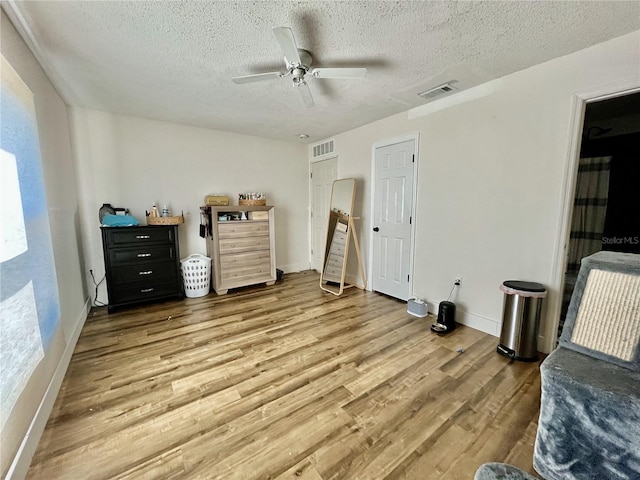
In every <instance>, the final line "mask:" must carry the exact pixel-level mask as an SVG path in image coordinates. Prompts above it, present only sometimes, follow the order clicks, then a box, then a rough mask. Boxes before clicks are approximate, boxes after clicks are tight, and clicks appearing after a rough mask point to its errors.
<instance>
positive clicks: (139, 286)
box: [101, 225, 184, 312]
mask: <svg viewBox="0 0 640 480" xmlns="http://www.w3.org/2000/svg"><path fill="white" fill-rule="evenodd" d="M101 229H102V248H103V253H104V265H105V273H106V280H107V292H108V294H109V311H110V312H111V311H113V309H115V308H117V307H121V306H124V305H129V304H134V303H138V302H144V301H149V300H160V299H166V298H171V297H178V298H183V297H184V292H183V288H182V277H181V274H180V252H179V249H178V226H177V225H148V226H139V227H101Z"/></svg>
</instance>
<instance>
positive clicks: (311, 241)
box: [307, 154, 340, 273]
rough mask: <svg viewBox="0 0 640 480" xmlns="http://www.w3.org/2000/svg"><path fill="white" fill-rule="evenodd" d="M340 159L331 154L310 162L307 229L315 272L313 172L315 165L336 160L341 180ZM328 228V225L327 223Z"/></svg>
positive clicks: (338, 176)
mask: <svg viewBox="0 0 640 480" xmlns="http://www.w3.org/2000/svg"><path fill="white" fill-rule="evenodd" d="M338 157H339V156H338V155H337V154H331V155H327V156H326V157H323V158H315V159H313V160H311V161H310V162H309V174H308V177H307V178H308V179H309V207H308V209H307V213H308V215H309V222H308V229H307V234H308V238H309V242H308V248H307V252H309V268H310V269H312V270H313V254H312V253H311V250H313V217H312V216H311V212H312V209H313V178H311V172H312V171H313V164H314V163H318V162H324V161H326V160H335V161H336V179H338V178H340V175H339V174H338V172H339V169H340V161H339V158H338ZM327 226H328V223H327ZM320 273H322V267H321V268H320Z"/></svg>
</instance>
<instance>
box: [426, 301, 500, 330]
mask: <svg viewBox="0 0 640 480" xmlns="http://www.w3.org/2000/svg"><path fill="white" fill-rule="evenodd" d="M427 305H428V306H429V311H430V312H432V309H431V304H427ZM439 305H440V303H439V302H434V303H433V306H434V308H433V312H435V313H434V315H436V316H437V315H438V307H439ZM456 323H460V324H462V325H466V326H467V327H471V328H474V329H476V330H480V331H481V332H484V333H488V334H489V335H493V336H494V337H499V336H500V326H501V324H500V323H499V322H496V321H495V320H492V319H490V318H486V317H482V316H480V315H477V314H475V313H470V312H467V311H465V310H462V309H460V308H456Z"/></svg>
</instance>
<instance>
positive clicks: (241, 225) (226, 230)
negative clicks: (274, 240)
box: [218, 221, 269, 239]
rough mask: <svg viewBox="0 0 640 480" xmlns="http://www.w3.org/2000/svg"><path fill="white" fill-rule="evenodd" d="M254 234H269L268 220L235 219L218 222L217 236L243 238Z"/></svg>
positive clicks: (221, 237)
mask: <svg viewBox="0 0 640 480" xmlns="http://www.w3.org/2000/svg"><path fill="white" fill-rule="evenodd" d="M256 235H269V222H254V221H252V222H247V221H236V222H227V223H219V224H218V237H219V238H220V239H223V238H244V237H250V236H256Z"/></svg>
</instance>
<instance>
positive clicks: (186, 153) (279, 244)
mask: <svg viewBox="0 0 640 480" xmlns="http://www.w3.org/2000/svg"><path fill="white" fill-rule="evenodd" d="M71 119H72V124H73V139H74V150H75V155H76V160H77V162H78V172H79V177H80V183H79V189H80V198H81V203H82V206H83V212H82V221H83V227H84V235H85V236H84V244H85V249H86V257H87V265H86V272H85V273H87V272H88V270H89V269H93V270H94V274H95V276H96V280H99V279H100V278H102V277H103V275H104V262H103V259H102V244H101V237H100V229H99V221H98V209H99V208H100V206H101V205H102V204H103V203H111V204H112V205H113V206H117V207H128V208H129V209H130V210H131V214H132V215H134V216H135V217H136V218H137V219H138V220H139V221H140V222H141V223H142V224H145V210H150V209H151V204H152V203H153V202H157V203H158V204H159V208H160V207H161V205H162V204H163V203H168V204H169V206H170V207H171V208H172V210H173V211H174V213H180V212H184V213H185V220H186V222H185V224H184V225H181V226H180V227H179V236H180V255H181V256H182V257H185V256H187V255H189V254H192V253H202V254H205V253H206V251H205V250H206V246H205V240H204V239H202V238H200V236H199V229H198V226H199V224H200V217H199V207H200V206H201V205H203V203H204V197H205V196H206V195H211V194H214V193H217V194H223V195H228V196H229V197H230V199H231V201H232V204H233V205H237V202H238V193H240V192H263V193H265V194H266V196H267V202H268V204H270V205H274V206H275V207H276V208H275V219H276V220H275V222H276V265H277V267H278V268H280V269H282V270H284V271H285V272H291V271H298V270H304V269H307V268H309V253H308V233H307V227H308V221H309V215H308V207H307V203H308V195H309V190H308V189H309V186H308V180H307V173H308V164H307V148H306V146H305V145H302V144H297V143H293V142H291V143H290V142H281V141H275V140H267V139H263V138H258V137H252V136H247V135H239V134H234V133H228V132H221V131H216V130H209V129H205V128H198V127H191V126H186V125H179V124H174V123H167V122H158V121H152V120H146V119H142V118H133V117H125V116H120V115H114V114H110V113H105V112H99V111H95V110H87V109H82V108H72V109H71ZM87 281H88V282H89V283H88V284H89V285H90V284H91V283H90V282H91V279H90V278H89V279H88V280H87ZM103 287H104V284H103ZM103 287H101V289H100V291H99V295H98V296H99V300H101V301H102V302H105V301H106V300H107V294H106V289H104V288H103Z"/></svg>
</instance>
